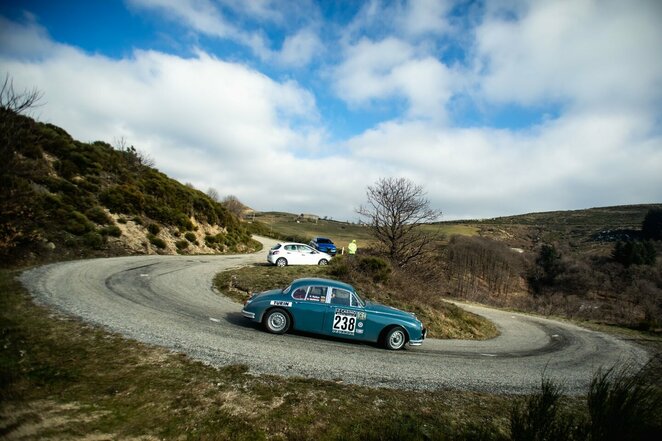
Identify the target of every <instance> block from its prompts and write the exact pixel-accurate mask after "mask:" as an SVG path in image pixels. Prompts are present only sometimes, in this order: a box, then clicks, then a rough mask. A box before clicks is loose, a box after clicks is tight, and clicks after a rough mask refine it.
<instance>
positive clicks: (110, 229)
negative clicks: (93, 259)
mask: <svg viewBox="0 0 662 441" xmlns="http://www.w3.org/2000/svg"><path fill="white" fill-rule="evenodd" d="M99 232H100V233H101V235H102V236H113V237H120V236H121V235H122V230H120V227H118V226H117V225H108V226H107V227H103V228H102V229H101V230H100V231H99Z"/></svg>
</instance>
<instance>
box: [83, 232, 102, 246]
mask: <svg viewBox="0 0 662 441" xmlns="http://www.w3.org/2000/svg"><path fill="white" fill-rule="evenodd" d="M105 242H106V240H105V238H104V237H103V236H102V235H101V234H99V233H97V232H95V231H90V232H89V233H85V235H84V236H83V243H84V244H85V245H87V246H88V247H90V248H94V249H99V248H101V247H102V246H103V244H104V243H105Z"/></svg>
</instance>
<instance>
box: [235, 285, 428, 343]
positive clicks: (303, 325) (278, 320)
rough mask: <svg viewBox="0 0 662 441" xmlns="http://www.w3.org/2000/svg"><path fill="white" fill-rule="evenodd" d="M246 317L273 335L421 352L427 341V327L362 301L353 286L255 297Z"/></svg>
mask: <svg viewBox="0 0 662 441" xmlns="http://www.w3.org/2000/svg"><path fill="white" fill-rule="evenodd" d="M241 313H242V315H243V316H244V317H246V318H248V319H250V320H252V321H254V322H258V323H261V324H262V326H263V328H264V329H265V330H266V331H267V332H270V333H272V334H284V333H286V332H287V331H289V330H297V331H303V332H310V333H315V334H322V335H327V336H332V337H334V336H335V337H341V338H345V339H349V340H356V341H365V342H372V343H381V344H383V345H384V347H386V348H387V349H391V350H398V349H402V348H403V347H404V346H405V344H407V343H408V344H410V345H412V346H418V345H420V344H422V343H423V340H424V339H425V335H426V330H425V327H424V326H423V323H421V322H420V320H418V319H417V318H416V316H415V315H414V314H412V313H409V312H405V311H401V310H399V309H395V308H391V307H389V306H384V305H380V304H378V303H372V302H370V301H367V302H365V301H363V300H362V299H361V297H359V295H358V294H357V292H356V291H355V290H354V288H353V287H352V286H351V285H348V284H346V283H342V282H338V281H335V280H328V279H320V278H304V279H297V280H295V281H293V282H292V283H291V284H290V286H288V287H287V288H285V289H274V290H271V291H265V292H261V293H256V294H253V295H252V296H251V298H250V299H248V300H247V301H246V304H245V305H244V309H243V310H242V311H241Z"/></svg>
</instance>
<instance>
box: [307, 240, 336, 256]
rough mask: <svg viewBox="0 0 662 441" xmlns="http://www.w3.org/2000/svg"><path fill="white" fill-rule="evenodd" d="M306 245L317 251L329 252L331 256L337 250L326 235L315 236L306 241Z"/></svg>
mask: <svg viewBox="0 0 662 441" xmlns="http://www.w3.org/2000/svg"><path fill="white" fill-rule="evenodd" d="M308 245H310V246H311V247H313V248H315V249H316V250H317V251H320V252H322V253H326V254H329V255H331V256H335V255H336V253H337V252H338V250H337V249H336V246H335V244H334V243H333V242H332V241H331V239H327V238H326V237H316V238H314V239H313V240H311V241H310V242H308Z"/></svg>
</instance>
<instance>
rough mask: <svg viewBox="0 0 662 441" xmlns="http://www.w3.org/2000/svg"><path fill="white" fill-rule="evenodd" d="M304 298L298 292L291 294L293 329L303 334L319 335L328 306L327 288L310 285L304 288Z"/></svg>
mask: <svg viewBox="0 0 662 441" xmlns="http://www.w3.org/2000/svg"><path fill="white" fill-rule="evenodd" d="M299 289H305V297H304V298H302V297H301V293H300V292H299V290H296V291H295V292H294V293H292V300H293V306H292V309H291V310H290V312H291V313H292V316H293V317H294V328H295V329H297V330H299V331H304V332H315V333H321V332H322V329H323V326H324V319H325V316H326V312H327V311H328V308H329V305H328V304H327V302H326V298H327V287H326V286H316V285H310V286H306V287H305V288H299Z"/></svg>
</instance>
